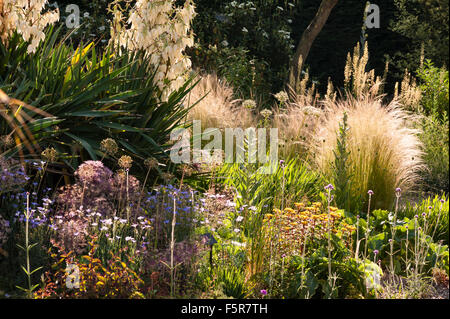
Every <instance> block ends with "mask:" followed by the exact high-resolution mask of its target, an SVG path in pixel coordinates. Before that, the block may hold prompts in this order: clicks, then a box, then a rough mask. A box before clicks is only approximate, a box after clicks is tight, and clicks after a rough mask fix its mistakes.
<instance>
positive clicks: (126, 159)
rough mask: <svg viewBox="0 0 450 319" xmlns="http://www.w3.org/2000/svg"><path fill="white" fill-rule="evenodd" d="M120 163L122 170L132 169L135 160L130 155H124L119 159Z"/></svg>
mask: <svg viewBox="0 0 450 319" xmlns="http://www.w3.org/2000/svg"><path fill="white" fill-rule="evenodd" d="M118 163H119V166H120V167H121V168H123V169H127V168H128V169H130V168H131V165H132V163H133V160H132V159H131V157H130V156H128V155H122V156H121V157H120V158H119V161H118Z"/></svg>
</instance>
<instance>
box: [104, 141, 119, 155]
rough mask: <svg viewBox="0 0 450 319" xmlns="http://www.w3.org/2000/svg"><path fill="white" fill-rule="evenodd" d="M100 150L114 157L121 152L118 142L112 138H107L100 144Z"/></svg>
mask: <svg viewBox="0 0 450 319" xmlns="http://www.w3.org/2000/svg"><path fill="white" fill-rule="evenodd" d="M100 149H101V150H102V152H105V153H106V154H109V155H114V154H116V153H117V151H118V150H119V147H118V146H117V143H116V141H115V140H113V139H112V138H105V139H104V140H103V141H101V142H100Z"/></svg>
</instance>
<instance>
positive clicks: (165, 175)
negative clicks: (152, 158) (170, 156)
mask: <svg viewBox="0 0 450 319" xmlns="http://www.w3.org/2000/svg"><path fill="white" fill-rule="evenodd" d="M161 177H162V179H163V180H164V181H166V182H169V181H171V180H172V179H173V178H174V175H173V174H171V173H162V174H161Z"/></svg>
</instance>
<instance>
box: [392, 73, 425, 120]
mask: <svg viewBox="0 0 450 319" xmlns="http://www.w3.org/2000/svg"><path fill="white" fill-rule="evenodd" d="M394 98H395V99H398V101H399V102H400V103H401V104H402V105H403V106H404V107H405V108H406V109H408V110H411V111H416V112H417V111H419V112H421V111H422V106H421V105H420V100H421V99H422V90H421V89H420V87H418V86H417V84H416V79H415V78H414V77H412V76H411V74H410V73H409V72H408V69H405V75H404V77H403V80H402V82H401V84H400V92H399V86H398V82H396V83H395V90H394Z"/></svg>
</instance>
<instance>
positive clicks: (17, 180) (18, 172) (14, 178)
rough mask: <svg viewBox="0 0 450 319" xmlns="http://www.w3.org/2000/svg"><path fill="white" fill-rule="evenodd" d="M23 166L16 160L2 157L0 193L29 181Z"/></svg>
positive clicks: (0, 160) (0, 164)
mask: <svg viewBox="0 0 450 319" xmlns="http://www.w3.org/2000/svg"><path fill="white" fill-rule="evenodd" d="M29 179H30V178H29V177H28V176H27V175H26V174H25V169H24V167H23V166H21V165H19V163H18V162H17V161H15V160H4V159H2V158H1V157H0V194H1V193H6V192H9V191H11V190H16V189H17V187H18V186H22V185H24V184H25V183H27V182H28V180H29Z"/></svg>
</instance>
